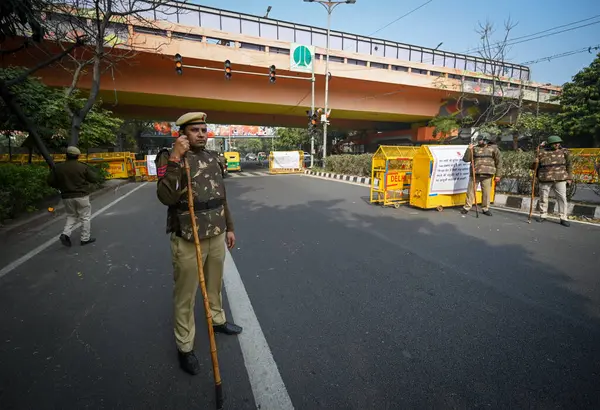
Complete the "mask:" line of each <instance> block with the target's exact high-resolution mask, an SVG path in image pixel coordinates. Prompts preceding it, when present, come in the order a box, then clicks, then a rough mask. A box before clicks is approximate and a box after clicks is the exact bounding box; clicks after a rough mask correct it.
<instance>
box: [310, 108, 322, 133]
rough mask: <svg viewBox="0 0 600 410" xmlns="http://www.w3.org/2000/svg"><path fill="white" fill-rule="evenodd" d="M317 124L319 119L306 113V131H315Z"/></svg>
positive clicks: (311, 113)
mask: <svg viewBox="0 0 600 410" xmlns="http://www.w3.org/2000/svg"><path fill="white" fill-rule="evenodd" d="M318 122H319V118H318V117H317V113H315V112H311V111H308V129H309V130H315V129H316V128H317V123H318Z"/></svg>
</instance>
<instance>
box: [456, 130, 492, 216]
mask: <svg viewBox="0 0 600 410" xmlns="http://www.w3.org/2000/svg"><path fill="white" fill-rule="evenodd" d="M477 140H478V145H477V146H476V147H473V144H469V148H467V151H466V152H465V155H464V157H463V161H464V162H471V161H473V160H474V161H475V163H474V165H475V181H473V175H471V177H470V178H469V187H468V188H467V199H466V201H465V206H464V207H463V209H461V211H460V213H461V214H463V215H465V214H467V213H469V211H470V210H471V207H472V206H473V204H474V203H476V200H475V197H474V191H475V188H474V187H473V184H475V186H477V184H478V183H480V184H481V194H482V198H481V207H482V210H483V214H484V215H487V216H492V212H491V211H490V194H491V192H492V177H494V175H495V179H496V183H498V182H499V181H500V172H501V167H502V159H501V155H500V150H499V149H498V147H497V146H496V144H493V143H490V139H489V138H488V137H487V136H482V135H479V136H478V137H477ZM472 157H474V158H472ZM475 206H477V205H476V204H475Z"/></svg>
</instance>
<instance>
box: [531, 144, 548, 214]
mask: <svg viewBox="0 0 600 410" xmlns="http://www.w3.org/2000/svg"><path fill="white" fill-rule="evenodd" d="M543 145H544V143H541V144H540V145H538V146H537V148H536V150H535V159H536V160H537V161H536V163H535V166H534V167H533V177H532V178H531V200H530V201H529V217H528V218H527V223H528V224H530V223H531V214H532V213H533V199H534V198H535V179H536V178H537V171H538V166H539V161H540V158H539V157H540V147H541V146H543Z"/></svg>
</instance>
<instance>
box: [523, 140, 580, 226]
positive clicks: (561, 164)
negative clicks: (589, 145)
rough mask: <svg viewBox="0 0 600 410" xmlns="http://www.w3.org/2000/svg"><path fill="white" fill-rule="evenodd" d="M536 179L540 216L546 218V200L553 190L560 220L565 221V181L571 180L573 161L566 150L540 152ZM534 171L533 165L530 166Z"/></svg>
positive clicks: (566, 205) (566, 206) (550, 149)
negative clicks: (538, 188)
mask: <svg viewBox="0 0 600 410" xmlns="http://www.w3.org/2000/svg"><path fill="white" fill-rule="evenodd" d="M538 160H539V163H538V164H539V165H538V171H537V178H538V181H539V186H540V205H539V206H540V212H541V214H540V216H541V218H546V217H547V216H548V198H549V196H550V190H552V189H553V190H554V192H555V194H556V199H557V203H558V211H559V214H560V219H562V220H567V211H568V203H567V181H568V180H571V179H573V161H572V159H571V153H570V152H569V150H568V149H566V148H559V149H557V150H554V149H552V148H551V147H548V148H546V149H544V150H542V151H540V153H539V156H538ZM531 168H532V169H535V163H533V164H531Z"/></svg>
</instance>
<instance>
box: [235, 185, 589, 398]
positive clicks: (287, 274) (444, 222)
mask: <svg viewBox="0 0 600 410" xmlns="http://www.w3.org/2000/svg"><path fill="white" fill-rule="evenodd" d="M328 187H329V185H328ZM228 189H229V192H230V194H231V195H233V196H235V197H236V201H235V202H234V205H233V209H234V215H236V218H237V219H236V224H237V229H238V231H239V232H247V231H254V232H256V231H257V230H258V231H259V232H257V233H255V234H253V235H251V240H248V239H245V238H248V237H249V236H250V235H248V234H246V235H240V241H239V249H238V250H237V251H236V253H235V254H234V258H235V259H236V263H238V265H242V266H244V271H243V272H242V276H243V278H244V282H245V286H246V288H247V289H248V292H249V295H250V297H251V299H252V303H253V305H254V307H255V310H256V311H257V314H258V317H259V320H260V322H261V325H262V326H263V329H264V331H265V335H266V336H267V339H268V341H269V345H270V346H271V348H272V350H273V353H274V356H275V360H276V361H277V363H278V366H279V368H280V369H281V372H282V376H283V378H284V382H285V383H286V385H287V387H288V390H289V392H290V396H291V398H292V401H293V402H294V404H295V406H296V408H298V409H313V408H345V409H364V408H474V407H493V408H527V407H529V408H531V407H535V408H556V407H559V408H561V407H576V408H593V407H598V406H599V405H600V399H599V395H600V393H599V391H598V386H599V385H600V374H599V373H598V363H600V350H598V348H597V346H598V345H600V320H599V316H598V309H599V306H598V304H597V301H598V300H599V298H598V286H597V284H598V279H597V272H595V270H596V268H595V267H594V263H593V258H594V256H593V254H592V252H593V251H594V250H595V248H594V246H595V245H594V244H593V243H589V242H588V243H587V245H583V246H581V247H579V248H577V251H579V252H582V253H583V254H584V255H585V256H581V257H575V256H574V254H573V253H572V251H569V249H570V248H571V247H572V246H574V245H573V243H569V244H568V245H566V244H565V243H561V242H560V237H561V235H562V234H561V233H560V231H556V233H554V235H555V237H554V238H552V237H550V236H549V235H545V234H544V236H543V237H540V236H539V235H541V234H540V233H539V232H538V233H536V232H535V231H532V230H531V229H530V228H526V227H527V225H524V224H523V221H520V220H519V221H516V220H510V219H509V218H510V217H511V216H510V215H509V216H506V217H502V216H499V215H498V213H497V214H496V218H488V219H484V218H481V219H477V220H476V219H475V218H474V217H473V218H471V217H467V218H460V216H459V214H458V212H455V211H452V210H448V211H446V212H444V213H437V212H431V213H429V212H427V211H419V212H415V210H413V209H410V208H409V209H406V210H394V209H386V208H381V207H376V206H369V205H367V204H365V202H366V201H365V200H364V198H362V197H361V196H360V195H359V194H356V195H355V196H354V198H355V199H350V200H347V199H324V200H313V199H312V198H311V199H309V198H306V199H305V200H304V201H302V196H301V195H300V194H299V195H297V196H295V197H294V198H288V196H289V195H286V196H285V197H282V198H279V199H275V198H273V197H271V198H269V195H271V194H272V192H261V193H260V194H257V193H256V189H255V187H249V186H246V185H245V184H242V183H237V182H236V183H233V184H231V185H229V187H228ZM336 189H341V188H336ZM344 189H345V188H344ZM348 189H351V188H348ZM326 190H327V188H323V191H326ZM352 192H359V191H352ZM265 195H266V196H265ZM414 214H417V215H414ZM515 217H516V216H515ZM502 218H504V219H502ZM515 221H516V222H515ZM257 227H264V229H263V230H260V228H257ZM540 229H541V228H540ZM582 229H583V228H582ZM570 232H572V231H570ZM571 234H573V235H576V233H574V232H572V233H571ZM536 238H537V239H536ZM535 241H539V244H538V245H537V246H538V248H535V246H536V245H535V244H534V245H530V243H533V242H535ZM551 243H554V245H553V246H551V245H549V244H551ZM525 244H527V245H525ZM575 246H577V245H575ZM532 249H534V250H532ZM535 249H537V250H535ZM557 255H558V256H557ZM556 258H558V259H556ZM546 259H547V260H562V262H561V263H560V264H553V263H549V262H547V261H546ZM568 266H571V267H572V269H573V271H571V270H570V269H569V268H568ZM589 282H591V283H595V284H596V286H595V287H593V286H592V287H590V288H589V289H587V291H586V290H582V288H584V289H585V288H586V283H589ZM586 292H587V294H586Z"/></svg>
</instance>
